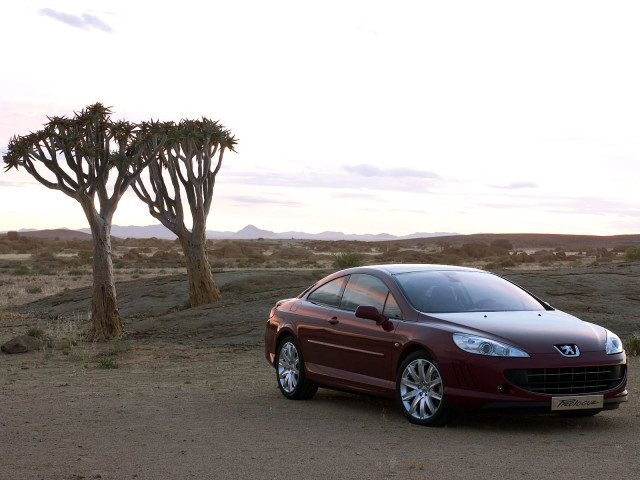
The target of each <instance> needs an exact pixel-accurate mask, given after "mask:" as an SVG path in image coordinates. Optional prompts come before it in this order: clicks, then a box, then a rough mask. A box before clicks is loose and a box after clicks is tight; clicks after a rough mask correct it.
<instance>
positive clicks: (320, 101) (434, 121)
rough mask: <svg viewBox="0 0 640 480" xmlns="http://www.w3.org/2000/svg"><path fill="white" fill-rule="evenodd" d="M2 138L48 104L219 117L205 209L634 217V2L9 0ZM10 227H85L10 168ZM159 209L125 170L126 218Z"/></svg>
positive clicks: (399, 219) (392, 217) (611, 229)
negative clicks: (223, 136)
mask: <svg viewBox="0 0 640 480" xmlns="http://www.w3.org/2000/svg"><path fill="white" fill-rule="evenodd" d="M0 18H2V19H3V22H2V23H3V25H2V28H1V29H0V49H1V50H2V57H3V58H2V60H3V61H2V66H1V67H0V151H2V153H4V152H5V151H6V145H7V144H8V142H9V140H10V138H11V137H12V136H13V135H16V134H19V135H23V134H27V133H29V132H30V131H35V130H38V129H40V128H41V127H42V124H43V123H45V122H46V121H47V116H52V115H67V116H71V115H73V112H74V110H75V111H77V110H80V109H82V108H83V107H85V106H87V105H89V104H92V103H95V102H101V103H103V104H105V105H107V106H111V107H112V110H113V112H114V114H113V118H114V119H126V120H130V121H141V120H148V119H151V118H153V119H158V120H175V121H178V120H180V119H181V118H199V117H202V116H205V117H208V118H211V119H214V120H220V121H221V122H222V124H224V126H225V127H227V128H229V129H230V130H231V131H232V132H233V133H234V134H235V135H236V137H237V138H238V139H239V143H238V148H237V150H238V153H237V154H233V153H227V154H226V155H225V161H224V165H223V167H222V170H221V172H220V173H219V175H218V177H217V182H216V189H215V193H214V203H213V207H212V211H211V214H210V216H209V219H208V224H207V227H208V229H210V230H232V231H236V230H240V229H241V228H243V227H244V226H245V225H247V224H254V225H256V226H258V227H260V228H263V229H268V230H273V231H276V232H283V231H290V230H298V231H306V232H309V233H318V232H321V231H325V230H334V231H343V232H345V233H383V232H384V233H391V234H395V235H405V234H410V233H413V232H436V231H447V232H459V233H465V234H470V233H478V232H489V233H507V232H512V233H516V232H535V233H567V234H595V235H613V234H625V233H640V168H639V165H640V62H639V61H638V59H639V58H640V55H639V53H640V52H639V50H640V28H639V27H638V25H640V2H637V1H615V2H604V1H598V2H595V1H584V0H581V1H563V0H553V1H544V0H537V1H517V0H506V1H491V0H483V1H455V0H453V1H428V0H422V1H405V0H396V1H393V2H391V1H389V0H386V1H371V0H367V1H349V0H340V1H332V0H323V1H304V0H297V1H279V0H272V1H261V0H234V1H228V0H227V1H216V0H211V1H202V0H181V1H179V2H165V1H161V0H160V1H153V2H151V1H148V2H147V1H136V0H127V1H122V0H109V1H105V0H84V1H76V0H68V1H65V0H61V1H54V0H39V1H33V0H22V1H20V2H17V1H13V2H2V3H1V4H0ZM0 205H1V207H0V209H1V210H0V231H7V230H18V229H22V228H37V229H44V228H60V227H66V228H73V229H75V228H85V227H87V226H88V225H87V221H86V219H85V217H84V215H83V212H82V209H81V208H80V205H79V204H78V203H77V202H75V201H74V200H72V199H70V198H68V197H66V196H65V195H64V194H62V193H61V192H58V191H52V190H48V189H47V188H45V187H44V186H42V185H40V184H38V183H37V182H36V181H35V180H33V179H32V178H31V177H30V176H29V175H28V174H26V173H25V172H24V170H20V171H15V170H10V171H9V172H7V173H5V172H4V171H0ZM155 223H157V222H156V221H155V220H154V219H153V218H152V217H151V216H149V214H148V211H147V208H146V206H145V205H144V204H142V203H141V202H140V201H139V200H138V199H137V198H136V197H135V195H134V194H133V192H132V191H129V192H128V193H127V195H126V196H125V198H124V199H123V200H122V202H121V203H120V205H119V208H118V210H117V211H116V214H115V217H114V224H117V225H150V224H155Z"/></svg>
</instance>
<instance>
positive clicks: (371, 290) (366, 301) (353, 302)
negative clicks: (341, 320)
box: [340, 273, 389, 312]
mask: <svg viewBox="0 0 640 480" xmlns="http://www.w3.org/2000/svg"><path fill="white" fill-rule="evenodd" d="M387 293H389V290H388V289H387V287H386V285H385V284H384V283H382V280H380V279H378V278H376V277H372V276H371V275H365V274H361V273H358V274H354V275H351V277H350V278H349V283H347V287H346V288H345V289H344V294H343V295H342V303H341V304H340V307H341V308H344V309H345V310H351V311H355V310H356V308H358V307H359V306H360V305H371V306H373V307H376V308H377V309H378V311H379V312H382V311H383V310H384V304H385V301H386V299H387Z"/></svg>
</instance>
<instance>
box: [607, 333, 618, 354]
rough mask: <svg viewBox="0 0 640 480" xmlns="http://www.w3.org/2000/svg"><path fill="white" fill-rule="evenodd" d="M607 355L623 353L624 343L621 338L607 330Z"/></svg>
mask: <svg viewBox="0 0 640 480" xmlns="http://www.w3.org/2000/svg"><path fill="white" fill-rule="evenodd" d="M606 350H607V354H609V355H613V354H614V353H622V341H621V340H620V337H619V336H617V335H616V334H615V333H613V332H612V331H611V330H607V345H606Z"/></svg>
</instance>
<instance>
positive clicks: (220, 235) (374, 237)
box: [80, 225, 458, 241]
mask: <svg viewBox="0 0 640 480" xmlns="http://www.w3.org/2000/svg"><path fill="white" fill-rule="evenodd" d="M80 231H81V232H85V233H91V230H89V229H88V228H83V229H80ZM111 235H113V236H114V237H118V238H152V237H155V238H162V239H169V240H173V239H175V238H176V236H175V235H174V234H173V233H171V232H170V231H169V230H168V229H167V228H165V227H164V226H162V225H147V226H145V227H139V226H135V225H131V226H128V227H121V226H119V225H113V226H112V227H111ZM450 235H458V234H457V233H452V232H435V233H412V234H411V235H404V236H397V235H391V234H388V233H379V234H362V235H360V234H346V233H342V232H330V231H327V232H321V233H305V232H296V231H290V232H281V233H276V232H272V231H270V230H262V229H261V228H258V227H256V226H255V225H247V226H246V227H244V228H243V229H242V230H239V231H237V232H230V231H223V232H221V231H214V230H207V238H208V239H215V240H222V239H229V240H253V239H257V238H266V239H286V238H295V239H299V240H361V241H385V240H408V239H412V238H429V237H443V236H450Z"/></svg>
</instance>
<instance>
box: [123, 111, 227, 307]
mask: <svg viewBox="0 0 640 480" xmlns="http://www.w3.org/2000/svg"><path fill="white" fill-rule="evenodd" d="M235 145H236V140H235V137H234V136H232V135H231V133H230V132H229V131H228V130H225V129H224V127H223V126H222V125H220V124H219V123H218V122H214V121H212V120H209V119H207V118H203V119H202V120H182V121H180V123H179V124H177V125H173V126H172V127H171V128H169V129H168V131H167V140H166V143H165V145H164V148H163V149H162V150H161V151H160V152H159V154H158V155H157V156H156V157H155V158H154V159H153V160H152V161H151V163H150V164H149V166H148V168H147V169H145V172H144V173H143V174H142V175H140V176H139V177H138V178H137V179H136V181H135V182H134V183H133V185H132V187H133V190H134V191H135V192H136V194H137V195H138V197H139V198H140V200H142V201H143V202H145V203H146V204H147V206H148V207H149V212H150V213H151V215H152V216H153V217H154V218H156V219H157V220H159V221H160V223H162V225H164V226H165V227H167V228H168V229H169V230H170V231H172V232H173V233H175V234H176V235H177V237H178V240H179V241H180V245H181V246H182V250H183V252H184V256H185V259H186V264H187V274H188V277H189V300H190V302H191V306H196V305H204V304H207V303H213V302H217V301H218V300H220V298H221V297H220V291H219V290H218V287H217V286H216V284H215V281H214V279H213V274H212V273H211V266H210V265H209V260H208V258H207V239H206V227H207V217H208V215H209V210H210V209H211V201H212V198H213V187H214V185H215V181H216V175H217V174H218V172H219V171H220V167H221V166H222V158H223V156H224V152H225V150H231V151H235V150H234V147H235ZM185 200H186V205H185ZM187 206H188V208H189V214H190V215H189V216H190V218H189V217H187V218H186V219H185V207H187ZM185 220H186V223H185ZM189 220H190V221H191V230H189V228H188V227H187V223H189Z"/></svg>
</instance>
